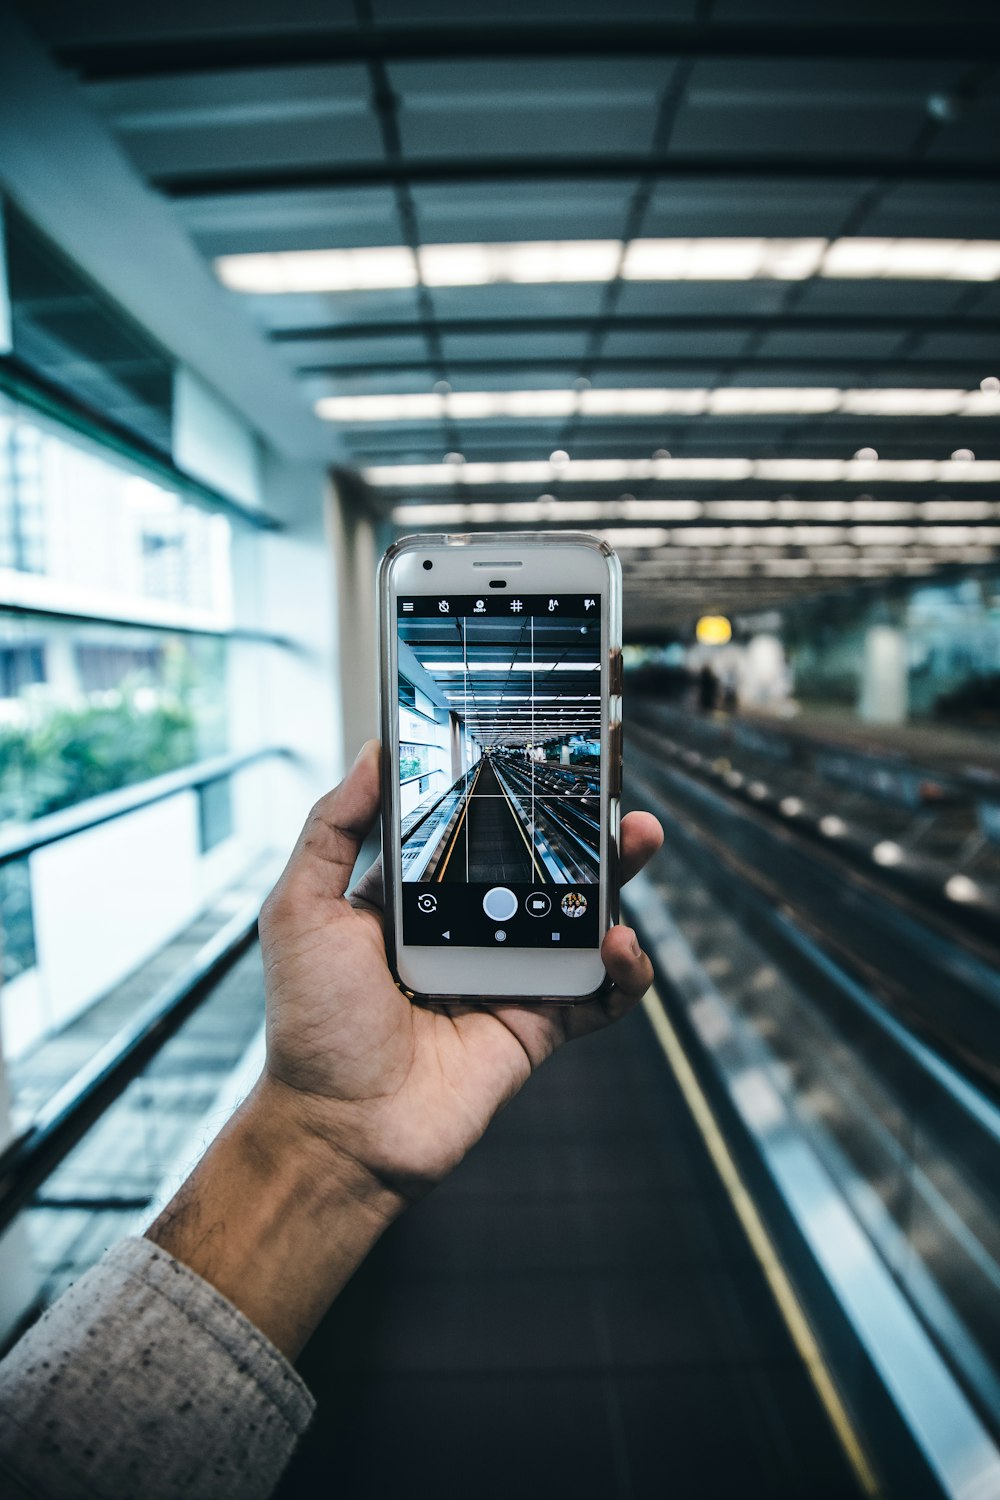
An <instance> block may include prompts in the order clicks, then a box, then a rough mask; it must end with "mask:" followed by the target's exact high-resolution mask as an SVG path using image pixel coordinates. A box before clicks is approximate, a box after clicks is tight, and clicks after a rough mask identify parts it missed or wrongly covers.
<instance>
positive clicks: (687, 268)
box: [215, 236, 1000, 294]
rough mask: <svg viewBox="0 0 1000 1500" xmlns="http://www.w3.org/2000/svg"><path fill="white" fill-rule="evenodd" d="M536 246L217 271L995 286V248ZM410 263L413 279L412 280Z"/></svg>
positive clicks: (897, 244) (289, 254)
mask: <svg viewBox="0 0 1000 1500" xmlns="http://www.w3.org/2000/svg"><path fill="white" fill-rule="evenodd" d="M623 248H624V247H623V246H622V243H621V242H620V241H619V240H538V241H527V242H518V243H505V242H501V243H496V244H474V245H469V244H449V245H425V246H423V248H422V249H420V250H418V251H417V253H416V255H414V252H413V251H412V250H411V249H410V248H409V247H408V246H405V245H377V246H371V247H365V248H359V249H351V250H341V249H337V250H281V251H275V252H273V253H265V254H260V253H257V252H254V253H251V254H246V255H223V256H219V257H217V259H216V261H215V269H216V274H217V275H218V277H219V279H220V281H222V283H223V284H224V285H225V286H228V287H231V288H232V289H233V290H234V291H239V292H253V293H265V294H267V293H270V294H276V293H277V294H280V293H288V292H296V293H301V292H351V291H370V290H382V289H389V288H395V287H412V286H415V285H417V283H418V280H420V279H422V280H423V282H424V284H425V285H427V286H486V285H489V284H492V283H497V282H515V283H518V282H519V283H536V284H537V283H546V282H549V283H557V282H605V281H611V280H613V278H614V277H615V276H616V275H617V274H619V271H620V274H621V275H622V276H623V277H624V279H625V280H626V281H749V280H754V279H765V280H773V281H801V280H805V279H807V278H809V277H812V276H816V275H819V276H824V277H834V278H850V279H855V280H856V279H858V278H866V279H869V278H882V279H889V278H894V279H908V278H913V277H918V278H922V279H925V280H933V281H996V280H998V279H1000V241H996V240H945V239H940V240H931V239H875V238H862V237H854V236H851V237H847V238H844V239H838V240H833V241H827V240H824V239H817V238H800V239H767V238H763V237H754V238H750V237H738V236H733V237H727V238H706V239H682V238H675V239H639V240H632V241H631V243H630V244H629V245H628V247H627V248H625V249H624V256H623ZM418 261H419V275H418Z"/></svg>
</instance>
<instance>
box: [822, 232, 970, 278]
mask: <svg viewBox="0 0 1000 1500" xmlns="http://www.w3.org/2000/svg"><path fill="white" fill-rule="evenodd" d="M819 274H820V275H821V276H831V277H838V278H839V277H845V278H851V279H858V278H864V279H870V278H886V279H888V278H891V279H894V280H908V279H911V278H916V279H919V280H925V281H995V280H996V279H997V278H998V277H1000V243H998V242H997V241H995V240H936V239H935V240H928V239H871V238H860V237H859V238H854V237H852V238H846V239H839V240H834V241H832V242H831V244H830V247H829V249H828V250H827V251H826V254H825V255H824V256H823V261H822V265H821V266H820V270H819Z"/></svg>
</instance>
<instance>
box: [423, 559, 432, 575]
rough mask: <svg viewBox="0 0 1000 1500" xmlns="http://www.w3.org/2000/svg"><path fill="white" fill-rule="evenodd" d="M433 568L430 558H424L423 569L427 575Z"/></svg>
mask: <svg viewBox="0 0 1000 1500" xmlns="http://www.w3.org/2000/svg"><path fill="white" fill-rule="evenodd" d="M433 566H434V564H433V563H432V562H431V560H430V558H429V557H425V558H424V568H425V570H426V571H427V572H428V573H429V572H430V570H431V568H433Z"/></svg>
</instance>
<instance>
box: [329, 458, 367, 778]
mask: <svg viewBox="0 0 1000 1500" xmlns="http://www.w3.org/2000/svg"><path fill="white" fill-rule="evenodd" d="M331 488H332V493H331V496H330V500H329V504H328V508H327V536H328V542H329V546H330V551H331V553H332V556H333V566H334V570H335V591H336V608H337V615H338V620H337V624H338V634H339V642H338V649H339V655H340V674H339V675H340V686H341V692H342V710H341V724H342V732H343V746H344V751H343V760H344V765H345V766H349V765H350V764H351V762H352V761H353V760H354V757H355V756H356V755H357V753H358V751H359V750H360V749H361V746H362V745H363V744H364V742H365V740H367V739H370V738H371V737H372V736H373V735H377V734H378V652H377V643H376V632H375V622H376V605H375V573H376V569H377V566H378V556H377V547H376V541H375V527H374V525H373V522H372V518H371V514H370V512H369V511H368V510H367V508H366V504H365V499H364V495H363V493H361V492H360V486H359V485H358V484H357V483H356V482H354V483H352V482H351V479H350V476H345V475H340V474H337V475H336V476H335V480H334V484H333V485H332V487H331Z"/></svg>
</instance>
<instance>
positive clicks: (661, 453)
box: [653, 448, 670, 458]
mask: <svg viewBox="0 0 1000 1500" xmlns="http://www.w3.org/2000/svg"><path fill="white" fill-rule="evenodd" d="M653 457H654V458H669V457H670V449H669V448H657V450H656V452H655V453H654V454H653Z"/></svg>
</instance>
